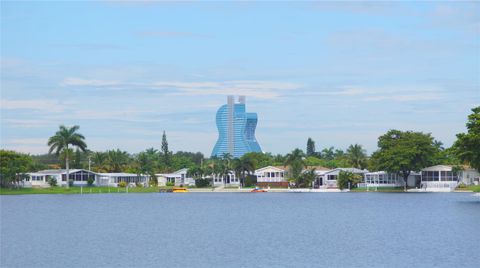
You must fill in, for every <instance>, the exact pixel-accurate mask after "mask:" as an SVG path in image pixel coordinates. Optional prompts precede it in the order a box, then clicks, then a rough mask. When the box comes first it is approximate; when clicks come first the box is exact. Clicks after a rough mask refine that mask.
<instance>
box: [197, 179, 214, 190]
mask: <svg viewBox="0 0 480 268" xmlns="http://www.w3.org/2000/svg"><path fill="white" fill-rule="evenodd" d="M195 186H196V187H197V188H204V187H208V186H210V181H209V180H208V179H196V180H195Z"/></svg>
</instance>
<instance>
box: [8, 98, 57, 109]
mask: <svg viewBox="0 0 480 268" xmlns="http://www.w3.org/2000/svg"><path fill="white" fill-rule="evenodd" d="M1 103H2V109H5V110H14V109H23V110H34V111H35V110H36V111H44V112H63V111H64V110H65V109H66V105H65V104H63V103H61V102H60V101H57V100H46V99H43V100H7V99H5V100H2V101H1Z"/></svg>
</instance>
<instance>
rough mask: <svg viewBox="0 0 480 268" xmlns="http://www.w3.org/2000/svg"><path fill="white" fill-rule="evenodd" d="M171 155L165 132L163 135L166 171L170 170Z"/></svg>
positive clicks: (163, 156)
mask: <svg viewBox="0 0 480 268" xmlns="http://www.w3.org/2000/svg"><path fill="white" fill-rule="evenodd" d="M170 154H171V152H170V151H169V150H168V141H167V134H165V130H164V131H163V135H162V159H163V163H164V164H165V167H166V169H169V167H170Z"/></svg>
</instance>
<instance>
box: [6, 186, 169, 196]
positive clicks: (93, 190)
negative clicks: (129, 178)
mask: <svg viewBox="0 0 480 268" xmlns="http://www.w3.org/2000/svg"><path fill="white" fill-rule="evenodd" d="M170 188H173V187H168V186H165V187H147V188H143V187H133V188H128V192H129V193H158V191H159V190H160V189H170ZM81 192H82V193H83V194H100V193H126V192H127V189H126V188H120V187H119V188H116V187H104V186H101V187H83V191H82V189H81V188H80V187H77V186H75V187H70V188H69V189H67V188H65V187H50V188H18V189H6V188H1V189H0V195H18V194H80V193H81Z"/></svg>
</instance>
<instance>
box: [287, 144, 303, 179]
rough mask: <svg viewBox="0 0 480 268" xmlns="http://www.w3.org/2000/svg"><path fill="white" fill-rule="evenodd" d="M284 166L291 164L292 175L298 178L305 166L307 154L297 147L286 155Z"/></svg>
mask: <svg viewBox="0 0 480 268" xmlns="http://www.w3.org/2000/svg"><path fill="white" fill-rule="evenodd" d="M284 166H289V167H290V168H289V170H290V176H291V178H293V179H298V178H299V176H300V175H301V174H302V170H303V168H304V167H305V154H304V153H303V151H302V150H300V149H298V148H297V149H295V150H293V151H292V152H291V153H289V154H287V155H286V160H285V163H284Z"/></svg>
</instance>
